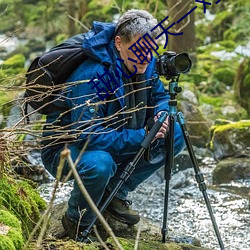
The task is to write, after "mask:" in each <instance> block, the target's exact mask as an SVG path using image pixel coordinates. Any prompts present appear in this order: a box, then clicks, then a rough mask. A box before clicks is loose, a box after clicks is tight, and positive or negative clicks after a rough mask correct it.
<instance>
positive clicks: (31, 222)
mask: <svg viewBox="0 0 250 250" xmlns="http://www.w3.org/2000/svg"><path fill="white" fill-rule="evenodd" d="M0 206H2V207H5V208H6V209H7V210H9V211H10V212H11V213H12V214H14V215H15V216H16V217H17V218H18V220H20V221H21V225H22V231H23V236H24V238H27V237H28V235H29V233H30V232H31V231H32V230H33V228H34V226H35V224H36V222H37V221H38V220H39V218H40V216H41V211H42V210H45V208H46V203H45V201H44V200H43V199H42V198H41V197H40V195H39V194H38V192H37V191H36V190H35V188H34V187H32V186H31V185H30V184H29V183H28V182H27V181H25V180H15V179H13V178H11V177H10V176H7V175H4V174H2V175H1V178H0Z"/></svg>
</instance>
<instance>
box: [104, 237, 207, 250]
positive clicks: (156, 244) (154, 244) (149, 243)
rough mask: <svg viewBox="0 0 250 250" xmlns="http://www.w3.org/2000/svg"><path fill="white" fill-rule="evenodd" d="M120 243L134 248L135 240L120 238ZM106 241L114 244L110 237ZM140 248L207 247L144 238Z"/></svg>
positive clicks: (127, 249) (189, 249) (178, 249)
mask: <svg viewBox="0 0 250 250" xmlns="http://www.w3.org/2000/svg"><path fill="white" fill-rule="evenodd" d="M118 240H119V242H120V244H121V245H122V247H123V248H124V250H133V249H134V245H135V241H134V240H133V239H124V238H118ZM106 242H108V243H111V244H112V245H114V244H113V240H112V239H111V238H109V239H108V240H107V241H106ZM138 249H139V250H152V249H154V250H164V249H165V250H199V249H205V248H202V247H196V246H193V245H188V244H182V243H174V242H168V243H162V242H161V241H155V240H144V241H140V240H139V244H138Z"/></svg>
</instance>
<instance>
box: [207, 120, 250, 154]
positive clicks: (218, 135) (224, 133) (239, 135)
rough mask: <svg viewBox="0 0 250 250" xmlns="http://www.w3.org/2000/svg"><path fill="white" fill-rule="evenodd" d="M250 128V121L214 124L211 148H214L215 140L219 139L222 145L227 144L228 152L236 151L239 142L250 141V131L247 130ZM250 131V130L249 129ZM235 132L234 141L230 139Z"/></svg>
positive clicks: (211, 133) (211, 132)
mask: <svg viewBox="0 0 250 250" xmlns="http://www.w3.org/2000/svg"><path fill="white" fill-rule="evenodd" d="M249 128H250V121H249V120H245V121H238V122H232V123H229V124H226V125H214V126H212V127H211V130H210V138H211V140H210V145H209V147H210V149H211V150H214V141H215V140H217V141H219V142H220V144H222V145H224V144H225V145H227V147H228V149H227V151H228V152H234V147H235V145H234V144H236V143H237V142H238V143H241V144H244V143H245V144H246V145H247V143H248V142H249V141H250V133H248V132H246V131H248V130H249ZM249 132H250V130H249ZM231 133H233V134H234V141H233V142H231V141H230V136H229V135H230V134H231Z"/></svg>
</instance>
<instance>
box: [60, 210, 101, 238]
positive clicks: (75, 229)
mask: <svg viewBox="0 0 250 250" xmlns="http://www.w3.org/2000/svg"><path fill="white" fill-rule="evenodd" d="M62 225H63V228H64V230H65V232H66V235H65V236H68V237H69V238H70V239H73V240H75V241H79V242H85V243H91V242H94V241H97V238H96V237H95V236H93V235H92V234H90V235H89V236H88V237H87V238H86V239H85V238H83V235H82V234H83V232H84V230H85V229H86V227H83V226H80V225H78V223H75V221H73V220H72V219H70V218H69V217H68V215H67V213H65V214H64V216H63V217H62Z"/></svg>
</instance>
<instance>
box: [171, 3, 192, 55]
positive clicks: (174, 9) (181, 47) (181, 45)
mask: <svg viewBox="0 0 250 250" xmlns="http://www.w3.org/2000/svg"><path fill="white" fill-rule="evenodd" d="M166 2H167V5H168V9H169V15H168V16H169V19H168V20H169V25H170V24H172V23H173V22H177V21H178V20H179V19H180V18H182V17H183V16H184V15H186V14H187V12H189V11H190V10H191V9H192V8H193V7H194V6H193V1H190V0H188V1H184V0H177V1H176V0H166ZM178 2H180V3H179V4H177V3H178ZM194 12H195V10H194V11H193V12H192V13H191V14H189V15H188V16H187V17H185V18H184V19H183V20H182V21H181V22H180V23H179V24H175V25H174V26H173V27H172V30H171V31H170V32H173V33H176V30H181V31H179V32H178V33H180V32H183V35H180V36H173V35H168V39H169V40H168V48H169V50H172V51H175V52H177V53H180V52H188V53H189V54H190V56H191V57H192V58H193V59H194V57H195V50H196V39H195V24H194V22H195V14H194ZM189 20H190V21H189ZM188 21H189V22H188Z"/></svg>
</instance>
